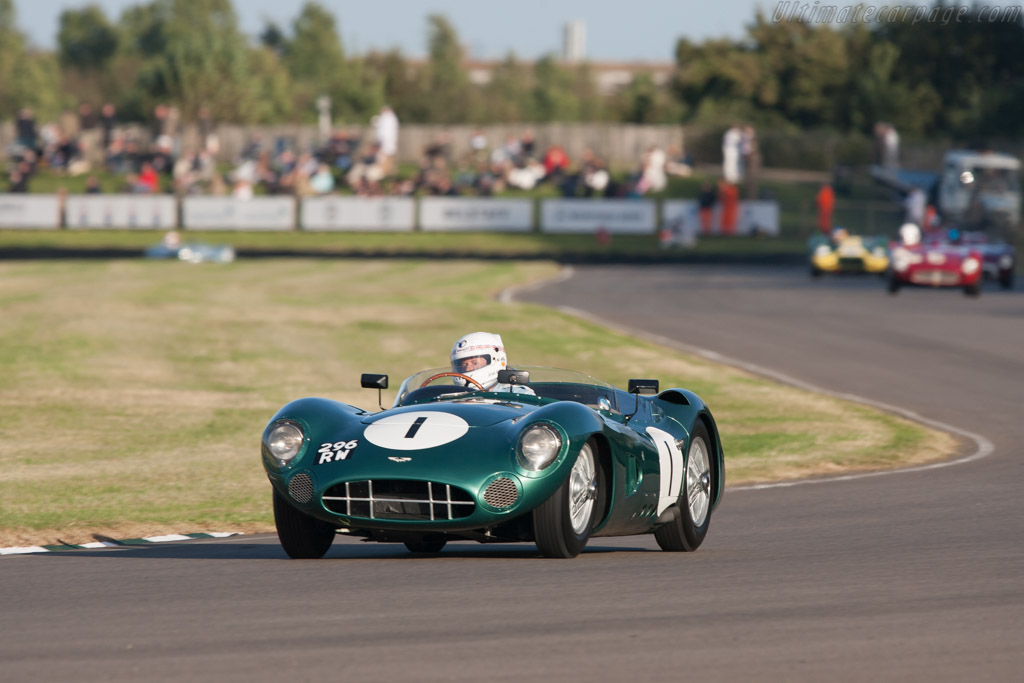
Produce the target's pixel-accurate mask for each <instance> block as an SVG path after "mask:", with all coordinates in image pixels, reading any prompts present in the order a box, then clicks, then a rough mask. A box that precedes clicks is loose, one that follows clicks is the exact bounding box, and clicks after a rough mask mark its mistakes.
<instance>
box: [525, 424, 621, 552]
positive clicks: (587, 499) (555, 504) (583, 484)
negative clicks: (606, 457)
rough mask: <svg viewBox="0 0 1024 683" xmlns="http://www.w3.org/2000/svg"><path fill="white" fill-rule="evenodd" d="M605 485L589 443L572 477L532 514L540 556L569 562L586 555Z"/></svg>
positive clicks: (534, 533) (570, 474)
mask: <svg viewBox="0 0 1024 683" xmlns="http://www.w3.org/2000/svg"><path fill="white" fill-rule="evenodd" d="M603 485H604V482H603V477H602V476H601V469H600V467H599V466H598V463H597V456H596V455H595V450H594V445H593V444H592V443H591V442H590V441H588V442H587V443H585V444H583V448H581V449H580V453H579V456H577V458H576V462H575V463H573V466H572V470H571V471H570V472H569V477H568V478H567V479H566V480H565V481H564V482H562V485H561V486H559V487H558V490H557V491H555V493H554V495H553V496H551V497H550V498H548V499H547V500H546V501H544V502H543V503H541V504H540V506H539V507H538V508H537V509H536V510H534V511H533V536H534V540H535V542H536V543H537V549H538V550H539V551H540V553H541V555H543V556H544V557H555V558H570V557H576V556H577V555H579V554H580V553H581V552H583V547H584V546H586V545H587V539H589V538H590V531H591V530H592V529H593V528H594V524H595V521H596V520H595V518H596V516H597V510H598V509H599V507H598V500H599V497H600V495H601V491H602V488H603Z"/></svg>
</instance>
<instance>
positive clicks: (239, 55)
mask: <svg viewBox="0 0 1024 683" xmlns="http://www.w3.org/2000/svg"><path fill="white" fill-rule="evenodd" d="M122 24H123V25H124V30H125V32H126V34H127V35H126V36H125V44H126V46H128V49H129V50H131V51H132V52H134V53H135V54H136V55H137V56H138V58H139V59H140V65H139V75H138V87H139V88H140V90H141V91H142V93H143V94H144V98H143V99H144V101H145V102H146V103H147V105H146V106H145V107H144V108H145V109H147V110H148V109H149V108H151V106H152V105H153V104H155V103H157V102H173V103H177V104H178V106H180V107H181V110H182V113H183V116H184V117H185V118H186V119H188V118H191V117H192V116H194V115H195V113H196V112H197V111H198V110H199V108H200V106H203V105H205V106H208V107H209V108H210V110H211V112H212V113H213V115H214V117H216V118H218V119H221V120H226V121H248V120H250V119H251V114H252V111H253V109H252V107H253V105H254V103H255V98H256V97H257V96H258V87H257V85H258V84H256V83H255V82H254V79H253V78H252V77H251V75H250V71H249V66H250V65H249V50H248V48H247V45H246V39H245V37H244V36H243V35H242V33H241V31H240V30H239V28H238V19H237V17H236V16H235V12H234V10H233V9H232V6H231V2H230V0H155V1H154V2H152V3H151V4H149V5H142V6H137V7H133V8H130V9H129V10H127V11H126V12H125V14H124V16H123V18H122Z"/></svg>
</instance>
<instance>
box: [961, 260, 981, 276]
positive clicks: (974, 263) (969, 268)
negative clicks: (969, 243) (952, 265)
mask: <svg viewBox="0 0 1024 683" xmlns="http://www.w3.org/2000/svg"><path fill="white" fill-rule="evenodd" d="M960 267H961V268H962V269H963V271H964V274H965V275H973V274H974V273H976V272H978V268H980V267H981V264H980V263H978V259H976V258H974V257H973V256H968V257H967V258H965V259H964V262H963V264H961V266H960Z"/></svg>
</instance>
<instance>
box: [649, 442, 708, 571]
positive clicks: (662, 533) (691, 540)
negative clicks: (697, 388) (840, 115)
mask: <svg viewBox="0 0 1024 683" xmlns="http://www.w3.org/2000/svg"><path fill="white" fill-rule="evenodd" d="M710 444H711V439H710V438H709V437H708V430H707V427H705V426H704V423H702V422H701V423H698V424H697V426H696V427H694V430H693V434H691V435H690V449H689V450H688V451H687V452H686V479H685V481H684V482H683V491H682V495H681V496H680V497H679V503H678V504H677V505H676V506H675V507H673V508H672V519H671V520H670V521H669V522H667V523H665V524H662V525H661V526H660V527H658V528H657V529H655V530H654V538H655V540H657V541H658V546H659V547H660V548H661V549H662V550H667V551H669V552H692V551H694V550H696V549H697V548H698V547H699V546H700V544H701V543H703V542H704V537H705V536H707V533H708V525H709V524H710V523H711V492H712V490H713V484H714V480H713V477H714V470H712V468H711V447H710Z"/></svg>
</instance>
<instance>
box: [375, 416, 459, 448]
mask: <svg viewBox="0 0 1024 683" xmlns="http://www.w3.org/2000/svg"><path fill="white" fill-rule="evenodd" d="M468 431H469V423H468V422H466V421H465V420H463V419H462V418H461V417H459V416H458V415H452V414H451V413H442V412H438V411H433V410H432V411H425V410H424V411H416V412H411V413H400V414H398V415H389V416H387V417H384V418H381V419H379V420H376V421H375V422H374V423H373V424H371V425H367V427H366V430H365V431H364V432H363V438H365V439H366V440H367V441H369V442H370V443H372V444H373V445H374V446H380V447H381V448H389V449H391V450H395V451H415V450H419V449H422V448H433V447H435V446H443V445H444V444H446V443H451V442H452V441H455V440H456V439H458V438H460V437H462V436H463V435H465V433H466V432H468Z"/></svg>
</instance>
